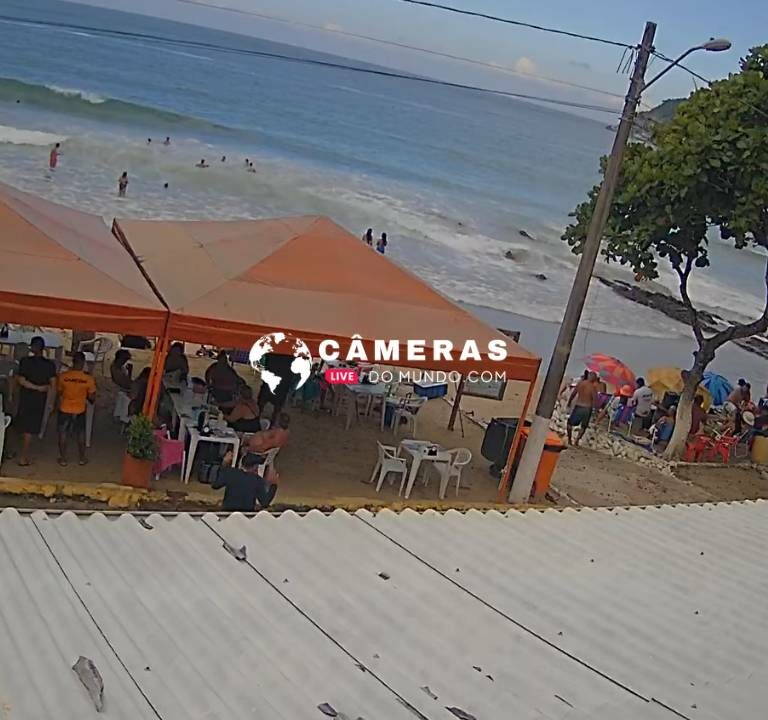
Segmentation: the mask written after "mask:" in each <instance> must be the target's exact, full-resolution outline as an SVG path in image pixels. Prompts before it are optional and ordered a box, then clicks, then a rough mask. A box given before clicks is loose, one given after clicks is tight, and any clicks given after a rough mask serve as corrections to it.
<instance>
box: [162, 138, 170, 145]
mask: <svg viewBox="0 0 768 720" xmlns="http://www.w3.org/2000/svg"><path fill="white" fill-rule="evenodd" d="M170 144H171V138H169V137H167V136H166V138H165V140H163V145H170Z"/></svg>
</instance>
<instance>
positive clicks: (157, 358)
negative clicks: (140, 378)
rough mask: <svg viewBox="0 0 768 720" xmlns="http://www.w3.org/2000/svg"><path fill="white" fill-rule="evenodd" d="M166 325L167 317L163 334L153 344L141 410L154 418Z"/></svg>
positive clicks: (165, 346)
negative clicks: (152, 353) (153, 349)
mask: <svg viewBox="0 0 768 720" xmlns="http://www.w3.org/2000/svg"><path fill="white" fill-rule="evenodd" d="M168 325H169V318H166V320H165V327H164V328H163V334H162V335H161V336H160V337H159V338H158V339H157V343H156V344H155V354H154V357H153V358H152V365H151V366H150V371H149V381H148V384H147V394H146V396H145V398H144V407H143V408H142V412H143V413H144V414H145V415H146V416H147V417H148V418H149V419H150V420H152V419H154V417H155V411H156V410H157V402H158V400H159V399H160V385H161V383H162V381H163V368H164V367H165V356H166V354H167V353H168V345H169V338H168Z"/></svg>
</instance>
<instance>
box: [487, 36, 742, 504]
mask: <svg viewBox="0 0 768 720" xmlns="http://www.w3.org/2000/svg"><path fill="white" fill-rule="evenodd" d="M655 33H656V24H655V23H646V26H645V32H644V33H643V40H642V42H641V43H640V45H639V47H638V54H637V59H636V60H635V68H634V71H633V73H632V80H631V83H630V87H629V92H628V93H627V99H626V101H625V103H624V109H623V110H622V113H621V121H620V122H619V127H618V129H617V130H616V137H615V138H614V140H613V148H612V150H611V155H610V157H609V158H608V162H607V164H606V167H605V173H604V176H603V182H602V184H601V186H600V192H599V194H598V196H597V200H596V202H595V209H594V212H593V213H592V219H591V220H590V223H589V229H588V231H587V237H586V240H585V241H584V247H583V248H582V253H581V260H580V261H579V267H578V270H577V271H576V277H575V278H574V280H573V287H572V288H571V294H570V296H569V298H568V305H567V306H566V308H565V313H564V314H563V322H562V324H561V325H560V332H559V333H558V336H557V341H556V343H555V349H554V352H553V353H552V357H551V359H550V361H549V368H548V369H547V374H546V376H545V378H544V384H543V385H542V388H541V395H540V396H539V402H538V405H537V407H536V412H535V414H534V418H533V422H532V423H531V429H530V432H529V434H528V439H527V440H526V443H525V448H524V450H523V453H522V455H521V457H520V463H519V465H518V468H517V472H516V473H515V477H514V482H513V484H512V490H511V492H510V493H509V501H510V502H512V503H522V502H527V500H528V498H529V497H530V495H531V488H532V487H533V480H534V477H535V475H536V472H537V470H538V467H539V461H540V460H541V454H542V451H543V450H544V444H545V441H546V437H547V432H548V431H549V422H550V419H551V418H552V413H553V412H554V409H555V404H556V403H557V398H558V395H559V393H560V385H561V383H562V382H563V377H564V376H565V370H566V367H567V366H568V360H569V359H570V357H571V348H572V347H573V339H574V338H575V337H576V330H577V329H578V327H579V322H580V320H581V313H582V310H583V309H584V302H585V300H586V297H587V290H588V289H589V283H590V280H591V279H592V273H593V271H594V269H595V262H596V260H597V255H598V253H599V252H600V240H601V239H602V237H603V231H604V230H605V225H606V222H607V220H608V214H609V212H610V208H611V203H612V201H613V194H614V191H615V189H616V185H617V183H618V179H619V170H620V168H621V161H622V158H623V157H624V148H625V147H626V144H627V141H628V140H629V133H630V129H631V127H632V123H633V122H634V119H635V112H636V111H637V105H638V103H639V102H640V97H641V95H642V93H643V92H644V91H645V90H646V89H648V87H649V86H650V85H652V84H653V83H655V82H656V81H657V80H658V79H659V78H660V77H662V76H663V75H665V74H666V73H668V72H669V71H670V70H671V69H672V68H673V67H675V66H677V65H679V64H680V63H681V62H682V61H683V60H684V59H685V58H686V57H688V55H690V54H691V53H693V52H696V51H697V50H707V51H708V52H722V51H723V50H728V48H730V47H731V43H730V41H728V40H724V39H715V38H712V39H710V40H709V41H708V42H705V43H703V44H702V45H696V46H695V47H692V48H690V49H689V50H686V51H685V52H684V53H683V54H682V55H681V56H680V57H679V58H677V59H676V60H672V59H671V58H667V57H664V56H663V55H659V57H660V58H661V59H662V60H665V61H667V62H669V63H670V64H669V65H668V66H667V67H666V68H664V70H662V71H661V72H660V73H659V74H658V75H657V76H656V77H655V78H653V79H652V80H650V81H649V82H647V83H646V82H644V75H645V71H646V68H647V66H648V61H649V59H650V57H651V55H652V54H653V53H654V52H655V51H654V49H653V39H654V36H655ZM524 419H525V418H522V420H524ZM513 447H514V445H513ZM511 472H512V467H511V459H510V458H508V460H507V467H506V469H505V473H504V479H503V481H502V485H501V486H500V488H499V490H500V495H501V496H502V497H501V499H503V495H504V494H506V491H507V488H508V485H509V479H510V476H511Z"/></svg>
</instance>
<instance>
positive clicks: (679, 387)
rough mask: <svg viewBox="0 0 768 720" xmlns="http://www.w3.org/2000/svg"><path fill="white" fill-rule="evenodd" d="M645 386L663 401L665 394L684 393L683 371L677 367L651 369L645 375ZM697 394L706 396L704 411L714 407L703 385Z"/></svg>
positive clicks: (710, 396)
mask: <svg viewBox="0 0 768 720" xmlns="http://www.w3.org/2000/svg"><path fill="white" fill-rule="evenodd" d="M645 384H646V385H647V386H648V387H649V388H651V390H653V394H654V395H656V397H657V398H658V399H659V400H661V399H662V398H663V397H664V393H667V392H673V393H681V392H683V370H682V369H681V368H676V367H663V368H651V369H650V370H649V371H648V372H647V373H646V374H645ZM697 393H699V394H701V395H703V396H704V409H705V410H709V408H710V407H711V406H712V395H711V394H710V392H709V390H707V388H706V387H704V385H703V384H701V385H699V387H698V390H697Z"/></svg>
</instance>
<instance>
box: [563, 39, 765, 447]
mask: <svg viewBox="0 0 768 720" xmlns="http://www.w3.org/2000/svg"><path fill="white" fill-rule="evenodd" d="M602 168H603V170H604V168H605V158H604V159H603V161H602ZM599 189H600V188H599V186H596V187H594V188H593V189H592V190H591V191H590V192H589V195H588V198H587V200H586V201H585V202H583V203H582V204H580V205H579V206H578V207H577V208H576V210H575V211H574V212H573V213H572V217H574V218H575V220H574V221H573V222H572V223H571V224H570V225H569V226H568V227H567V228H566V231H565V234H564V235H563V240H565V241H567V242H568V244H569V245H570V246H571V249H572V251H573V252H574V253H577V254H578V253H580V252H581V250H582V248H583V243H584V240H585V238H586V233H587V227H588V225H589V220H590V217H591V216H592V211H593V209H594V204H595V200H596V198H597V194H598V192H599ZM714 229H716V230H717V231H718V232H719V233H720V236H721V237H722V238H723V239H724V240H729V241H731V242H733V243H734V246H735V247H736V248H739V249H743V248H746V247H748V246H750V245H757V246H760V247H762V248H765V249H766V250H768V45H764V46H761V47H756V48H752V49H751V50H750V52H749V54H748V55H747V57H745V58H743V59H742V60H741V62H740V72H738V73H734V74H731V75H730V76H729V77H728V78H726V79H724V80H720V81H718V82H715V83H713V84H712V85H711V86H710V87H708V88H703V89H700V90H697V91H696V92H695V93H693V94H692V95H691V96H690V98H689V99H688V100H686V101H685V102H684V103H682V104H681V105H680V106H679V108H678V109H677V112H676V113H675V116H674V117H673V119H672V120H671V121H669V122H668V123H665V124H659V125H657V126H656V127H655V128H654V130H653V133H652V141H651V143H649V144H647V145H646V144H639V143H636V144H632V145H630V146H629V147H628V148H627V152H626V155H625V158H624V162H623V164H622V169H621V176H620V180H619V185H618V187H617V191H616V195H615V198H614V201H613V205H612V207H611V213H610V216H609V219H608V223H607V225H606V229H605V233H604V238H603V243H604V244H603V248H602V252H603V255H604V256H605V257H606V258H607V260H608V261H609V262H618V263H620V264H622V265H628V266H630V267H632V269H633V270H634V271H635V273H636V275H637V276H639V277H643V278H647V279H654V278H656V277H658V268H659V263H660V262H667V263H669V264H670V266H671V267H672V269H673V270H674V272H675V273H676V274H677V278H678V281H679V283H678V290H679V293H680V300H681V302H682V303H683V305H684V306H685V307H686V308H687V311H688V320H689V324H690V326H691V328H692V330H693V335H694V337H695V339H696V343H697V346H698V348H697V350H696V351H695V352H694V361H693V364H692V366H691V368H690V371H689V372H688V374H687V375H686V376H685V379H684V380H685V382H684V387H683V393H682V396H681V399H680V403H679V405H678V410H677V421H676V424H675V431H674V434H673V436H672V440H671V441H670V443H669V446H668V448H667V456H668V457H677V456H679V455H680V454H681V453H682V451H683V449H684V447H685V440H686V438H687V436H688V433H689V431H690V427H691V408H692V403H693V399H694V395H695V390H696V388H697V387H698V385H699V383H700V382H701V380H702V377H703V375H704V371H705V370H706V368H707V366H708V365H709V363H711V362H712V360H713V359H714V357H715V353H716V351H717V350H718V349H719V348H720V347H722V346H723V345H725V343H727V342H730V341H731V340H736V339H739V338H747V337H751V336H752V335H755V334H758V333H763V332H765V331H766V330H768V256H767V260H766V268H765V284H766V304H765V309H764V311H763V313H762V315H761V316H760V317H758V318H756V319H755V320H754V321H753V322H749V323H733V324H732V325H730V326H729V327H727V328H725V329H723V330H721V331H719V332H716V333H714V334H712V333H711V332H710V333H708V332H707V330H706V329H705V327H704V324H703V322H702V320H701V317H700V314H699V312H698V311H697V309H696V307H695V306H694V304H693V302H692V301H691V298H690V294H689V283H690V279H691V276H692V275H693V273H694V272H696V271H697V270H701V269H702V268H706V267H708V266H709V264H710V257H709V253H708V243H709V239H708V233H709V232H711V231H712V232H714Z"/></svg>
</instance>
